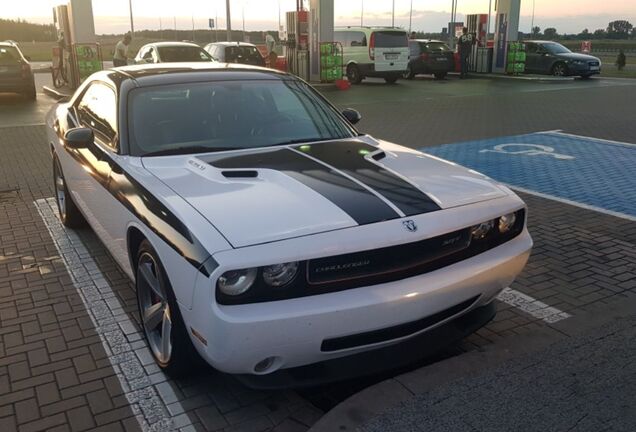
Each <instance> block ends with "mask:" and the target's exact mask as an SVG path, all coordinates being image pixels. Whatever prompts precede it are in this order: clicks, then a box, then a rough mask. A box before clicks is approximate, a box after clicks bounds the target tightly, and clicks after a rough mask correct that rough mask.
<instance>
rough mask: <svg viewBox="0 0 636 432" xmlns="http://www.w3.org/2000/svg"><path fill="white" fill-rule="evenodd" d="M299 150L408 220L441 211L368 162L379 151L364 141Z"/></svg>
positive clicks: (391, 173) (389, 174)
mask: <svg viewBox="0 0 636 432" xmlns="http://www.w3.org/2000/svg"><path fill="white" fill-rule="evenodd" d="M296 148H297V149H298V150H299V151H302V152H303V153H305V154H307V155H309V156H312V157H314V158H316V159H318V160H320V161H322V162H324V163H326V164H328V165H330V166H332V167H334V168H335V169H336V170H339V171H342V172H344V173H346V174H347V175H349V176H351V177H353V178H355V179H356V180H358V181H359V182H361V183H363V184H365V185H367V186H368V187H370V188H371V189H373V190H375V191H376V192H378V193H379V194H381V195H382V196H384V197H385V198H386V199H387V200H389V201H391V202H392V203H393V204H394V205H395V206H396V207H397V208H399V209H400V210H401V211H402V212H403V213H404V214H405V215H407V216H413V215H417V214H422V213H429V212H433V211H437V210H441V208H440V207H439V206H438V205H437V203H435V201H433V200H432V199H431V198H430V197H429V196H428V195H426V194H425V193H424V192H422V191H421V190H420V189H418V188H417V187H415V186H413V185H412V184H410V183H409V182H407V181H405V180H403V179H402V178H400V177H399V176H397V175H396V174H394V173H393V172H391V171H389V170H388V169H386V168H384V167H382V166H381V165H377V164H375V163H373V162H372V161H370V160H368V159H367V158H365V155H367V154H369V153H372V152H375V151H377V150H378V148H377V147H374V146H371V145H369V144H366V143H363V142H360V141H340V142H324V143H316V144H310V145H301V146H298V147H296Z"/></svg>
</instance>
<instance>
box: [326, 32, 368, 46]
mask: <svg viewBox="0 0 636 432" xmlns="http://www.w3.org/2000/svg"><path fill="white" fill-rule="evenodd" d="M334 34H335V39H336V40H337V41H338V42H340V43H341V44H342V46H343V47H365V46H367V35H365V34H364V32H361V31H337V32H335V33H334Z"/></svg>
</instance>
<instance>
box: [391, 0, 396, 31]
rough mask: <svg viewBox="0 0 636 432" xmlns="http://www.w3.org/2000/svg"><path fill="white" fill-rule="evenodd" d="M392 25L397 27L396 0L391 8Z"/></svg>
mask: <svg viewBox="0 0 636 432" xmlns="http://www.w3.org/2000/svg"><path fill="white" fill-rule="evenodd" d="M391 27H395V0H393V9H392V10H391Z"/></svg>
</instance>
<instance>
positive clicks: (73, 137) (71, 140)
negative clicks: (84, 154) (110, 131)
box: [64, 127, 95, 149]
mask: <svg viewBox="0 0 636 432" xmlns="http://www.w3.org/2000/svg"><path fill="white" fill-rule="evenodd" d="M94 142H95V135H94V134H93V130H92V129H89V128H84V127H79V128H73V129H69V130H68V131H66V133H65V134H64V145H65V146H66V147H68V148H72V149H80V148H88V147H90V146H92V145H93V143H94Z"/></svg>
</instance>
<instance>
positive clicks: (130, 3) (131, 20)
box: [128, 0, 135, 36]
mask: <svg viewBox="0 0 636 432" xmlns="http://www.w3.org/2000/svg"><path fill="white" fill-rule="evenodd" d="M128 8H129V9H130V35H131V36H133V35H134V34H135V24H134V23H133V11H132V0H128Z"/></svg>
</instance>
